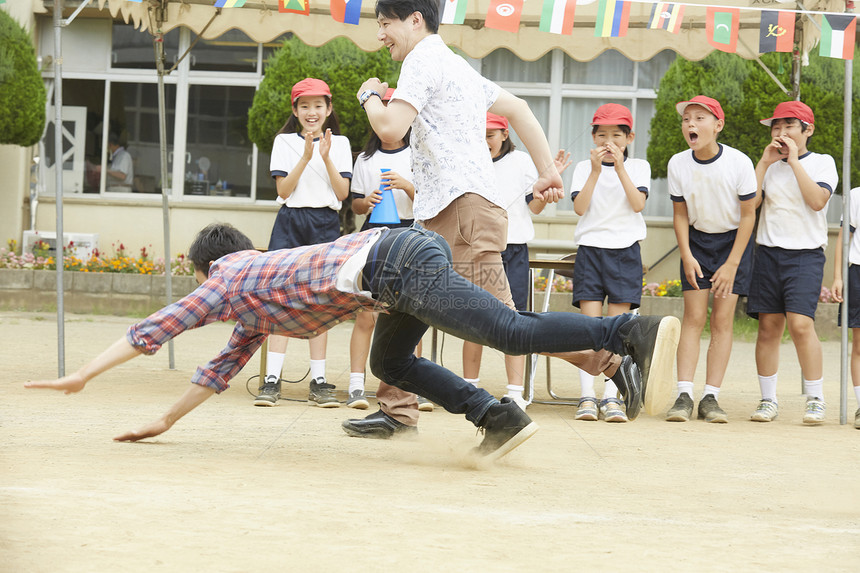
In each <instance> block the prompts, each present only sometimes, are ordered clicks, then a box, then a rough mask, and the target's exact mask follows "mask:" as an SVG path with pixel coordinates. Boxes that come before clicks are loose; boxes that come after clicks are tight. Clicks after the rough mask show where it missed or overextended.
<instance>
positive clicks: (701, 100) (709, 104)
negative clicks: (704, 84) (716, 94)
mask: <svg viewBox="0 0 860 573" xmlns="http://www.w3.org/2000/svg"><path fill="white" fill-rule="evenodd" d="M688 105H700V106H702V107H703V108H705V109H706V110H708V111H709V112H711V113H712V114H714V116H716V118H717V119H722V120H723V121H725V120H726V114H725V113H723V106H721V105H720V102H718V101H717V100H715V99H714V98H712V97H708V96H703V95H697V96H696V97H694V98H690V99H688V100H687V101H679V102H678V103H676V104H675V109H676V110H678V113H679V114H681V115H684V110H685V109H687V106H688Z"/></svg>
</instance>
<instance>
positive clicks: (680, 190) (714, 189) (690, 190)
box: [667, 143, 758, 233]
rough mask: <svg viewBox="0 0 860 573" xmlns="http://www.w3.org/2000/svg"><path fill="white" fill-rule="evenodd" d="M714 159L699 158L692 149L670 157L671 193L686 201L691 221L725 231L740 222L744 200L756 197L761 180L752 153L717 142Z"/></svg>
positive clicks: (699, 226) (709, 230)
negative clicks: (748, 155) (757, 177)
mask: <svg viewBox="0 0 860 573" xmlns="http://www.w3.org/2000/svg"><path fill="white" fill-rule="evenodd" d="M718 146H719V151H718V152H717V154H716V155H715V156H714V157H712V158H711V159H708V160H705V161H701V160H699V159H696V156H695V155H694V154H693V150H692V149H687V150H686V151H682V152H681V153H676V154H675V155H673V156H672V158H671V159H669V165H668V167H667V170H668V174H669V194H670V195H671V196H672V201H675V202H685V203H686V204H687V216H688V217H689V219H690V225H692V226H693V227H694V228H695V229H696V230H698V231H702V232H703V233H725V232H728V231H732V230H734V229H737V228H738V226H739V225H740V224H741V203H740V202H741V201H749V200H751V199H755V192H756V188H757V187H758V182H757V181H756V177H755V167H753V163H752V161H751V160H750V158H749V157H747V156H746V155H744V154H743V153H741V152H740V151H738V150H737V149H735V148H733V147H729V146H728V145H723V144H722V143H720V144H718Z"/></svg>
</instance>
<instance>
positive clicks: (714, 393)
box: [702, 384, 720, 400]
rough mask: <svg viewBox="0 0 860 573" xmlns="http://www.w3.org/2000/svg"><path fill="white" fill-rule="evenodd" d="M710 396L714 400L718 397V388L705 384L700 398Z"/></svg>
mask: <svg viewBox="0 0 860 573" xmlns="http://www.w3.org/2000/svg"><path fill="white" fill-rule="evenodd" d="M708 394H711V395H712V396H713V397H714V400H716V399H717V398H719V397H720V387H719V386H711V385H710V384H705V391H704V392H702V398H704V397H705V396H707V395H708Z"/></svg>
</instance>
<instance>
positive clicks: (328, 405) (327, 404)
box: [308, 398, 340, 408]
mask: <svg viewBox="0 0 860 573" xmlns="http://www.w3.org/2000/svg"><path fill="white" fill-rule="evenodd" d="M308 404H314V405H316V406H319V407H320V408H340V402H337V401H335V402H323V403H322V404H320V403H319V402H317V401H316V400H312V399H310V398H308Z"/></svg>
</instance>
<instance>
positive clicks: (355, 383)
mask: <svg viewBox="0 0 860 573" xmlns="http://www.w3.org/2000/svg"><path fill="white" fill-rule="evenodd" d="M356 390H361V391H362V392H364V372H350V373H349V395H350V396H352V393H353V392H355V391H356Z"/></svg>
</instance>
